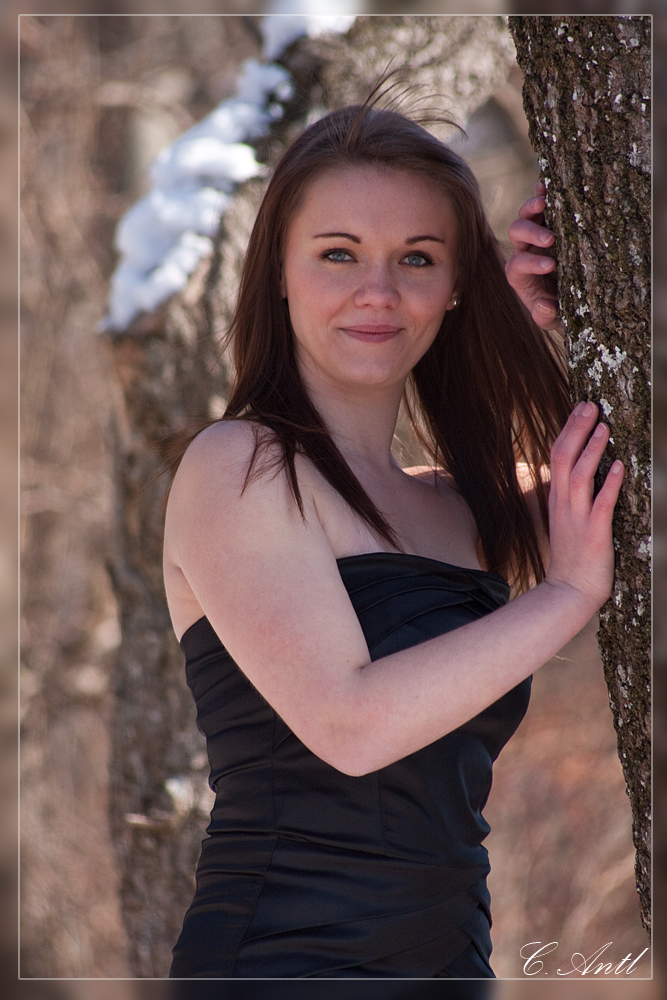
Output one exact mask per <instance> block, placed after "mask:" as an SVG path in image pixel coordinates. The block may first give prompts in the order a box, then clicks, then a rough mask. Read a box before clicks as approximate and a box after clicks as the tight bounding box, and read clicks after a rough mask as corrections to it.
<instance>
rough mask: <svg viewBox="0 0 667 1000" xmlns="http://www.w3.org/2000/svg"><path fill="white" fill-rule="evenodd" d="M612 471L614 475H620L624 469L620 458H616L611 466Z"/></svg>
mask: <svg viewBox="0 0 667 1000" xmlns="http://www.w3.org/2000/svg"><path fill="white" fill-rule="evenodd" d="M611 471H612V472H613V473H614V475H618V473H619V472H622V471H623V462H619V461H618V459H616V461H615V462H614V464H613V465H612V467H611Z"/></svg>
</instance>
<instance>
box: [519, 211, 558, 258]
mask: <svg viewBox="0 0 667 1000" xmlns="http://www.w3.org/2000/svg"><path fill="white" fill-rule="evenodd" d="M508 236H509V238H510V240H511V242H512V245H513V246H514V248H515V249H516V250H527V249H528V248H529V247H539V248H541V249H543V248H544V247H549V246H551V245H552V244H553V242H554V234H553V233H552V232H551V230H549V229H547V228H546V227H545V226H540V225H539V224H538V223H537V222H534V221H533V220H532V219H530V218H527V217H524V218H519V219H515V220H514V222H513V223H512V225H511V226H510V227H509V230H508Z"/></svg>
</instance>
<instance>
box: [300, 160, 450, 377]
mask: <svg viewBox="0 0 667 1000" xmlns="http://www.w3.org/2000/svg"><path fill="white" fill-rule="evenodd" d="M456 241H457V225H456V219H455V217H454V211H453V209H452V206H451V203H450V201H449V199H448V198H447V196H446V195H444V194H443V193H442V192H441V191H439V190H438V189H437V188H436V187H435V185H432V184H430V183H429V182H428V181H427V180H425V179H422V178H421V177H419V176H418V175H416V174H413V173H408V172H405V171H401V170H393V169H389V168H385V169H382V168H376V167H370V166H369V167H351V168H340V169H336V170H332V171H331V172H327V173H324V174H320V175H319V176H318V177H317V178H316V179H315V180H314V181H313V182H312V184H311V185H310V187H309V188H308V189H307V191H306V196H305V199H304V201H303V202H302V204H301V207H300V208H299V210H298V211H297V213H296V214H295V216H294V218H293V219H292V222H291V224H290V226H289V228H288V232H287V241H286V247H285V257H284V262H283V274H282V294H283V296H284V297H285V298H286V299H287V302H288V306H289V313H290V318H291V321H292V327H293V329H294V335H295V338H296V349H297V359H298V362H299V367H300V369H301V371H302V373H303V375H304V377H305V379H306V382H307V384H309V385H311V386H313V384H314V383H313V380H315V383H316V384H318V385H321V386H326V385H330V386H338V387H345V386H347V387H349V388H352V387H356V388H361V387H362V386H367V387H369V388H370V387H373V388H381V387H388V386H400V387H401V388H402V386H403V384H404V382H405V379H406V377H407V375H408V374H409V372H410V371H411V369H412V368H413V367H414V366H415V364H416V363H417V362H418V361H419V359H420V358H421V357H423V355H424V354H425V353H426V351H427V350H428V348H429V347H430V346H431V344H432V343H433V340H434V338H435V336H436V334H437V332H438V330H439V328H440V324H441V323H442V319H443V316H444V314H445V312H446V311H447V310H448V309H452V308H453V302H452V299H453V297H454V296H455V295H456V283H457V265H456Z"/></svg>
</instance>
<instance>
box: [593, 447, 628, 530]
mask: <svg viewBox="0 0 667 1000" xmlns="http://www.w3.org/2000/svg"><path fill="white" fill-rule="evenodd" d="M624 475H625V466H624V465H623V462H621V461H619V460H618V459H616V461H615V462H613V463H612V466H611V468H610V470H609V472H608V473H607V475H606V477H605V481H604V483H603V484H602V487H601V489H600V492H599V493H598V495H597V496H596V498H595V501H594V502H593V510H592V511H591V520H592V522H593V523H594V524H595V525H596V526H597V527H602V526H603V525H604V524H609V522H610V521H611V517H612V514H613V512H614V507H615V506H616V501H617V500H618V495H619V493H620V492H621V486H622V485H623V477H624Z"/></svg>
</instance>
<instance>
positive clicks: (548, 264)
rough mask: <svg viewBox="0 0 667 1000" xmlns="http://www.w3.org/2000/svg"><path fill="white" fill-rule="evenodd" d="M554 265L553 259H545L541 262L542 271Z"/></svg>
mask: <svg viewBox="0 0 667 1000" xmlns="http://www.w3.org/2000/svg"><path fill="white" fill-rule="evenodd" d="M552 264H553V261H552V259H551V257H543V258H542V260H541V261H540V267H541V268H542V270H546V268H547V267H551V265H552Z"/></svg>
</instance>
